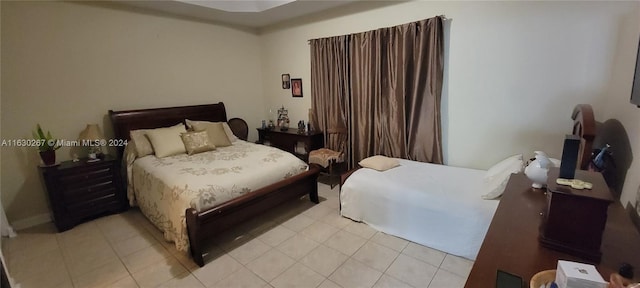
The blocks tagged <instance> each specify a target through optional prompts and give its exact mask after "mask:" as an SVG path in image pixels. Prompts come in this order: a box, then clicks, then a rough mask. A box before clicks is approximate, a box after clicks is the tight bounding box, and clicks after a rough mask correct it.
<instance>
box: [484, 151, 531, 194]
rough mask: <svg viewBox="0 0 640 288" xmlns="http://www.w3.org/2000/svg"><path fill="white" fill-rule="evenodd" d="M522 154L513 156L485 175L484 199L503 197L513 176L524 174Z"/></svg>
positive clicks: (493, 167)
mask: <svg viewBox="0 0 640 288" xmlns="http://www.w3.org/2000/svg"><path fill="white" fill-rule="evenodd" d="M523 167H524V161H523V160H522V154H518V155H513V156H511V157H509V158H507V159H504V160H502V161H500V162H498V163H497V164H495V165H493V166H492V167H491V168H489V170H487V173H486V174H485V175H484V181H483V183H482V184H483V187H482V192H483V193H484V194H483V195H482V199H496V198H498V197H500V196H502V193H503V192H504V188H505V186H507V182H508V181H509V177H510V176H511V174H514V173H518V172H522V169H523Z"/></svg>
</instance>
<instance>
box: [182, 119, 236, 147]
mask: <svg viewBox="0 0 640 288" xmlns="http://www.w3.org/2000/svg"><path fill="white" fill-rule="evenodd" d="M185 122H186V123H187V128H189V129H191V130H198V129H194V128H193V124H194V123H199V124H204V123H222V128H224V133H225V134H227V138H229V141H231V142H236V141H238V137H236V135H235V134H233V131H231V127H229V124H228V123H227V122H209V121H195V120H189V119H187V120H186V121H185Z"/></svg>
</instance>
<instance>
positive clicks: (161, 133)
mask: <svg viewBox="0 0 640 288" xmlns="http://www.w3.org/2000/svg"><path fill="white" fill-rule="evenodd" d="M186 132H187V130H186V129H184V125H182V124H180V125H176V126H173V127H167V128H158V129H153V130H149V131H147V137H148V138H149V140H150V141H151V145H152V146H153V150H154V151H155V152H156V157H158V158H162V157H167V156H172V155H177V154H182V153H185V152H187V150H186V149H185V148H184V143H183V142H182V137H180V135H181V134H182V133H186ZM136 143H137V142H136ZM136 145H137V144H136Z"/></svg>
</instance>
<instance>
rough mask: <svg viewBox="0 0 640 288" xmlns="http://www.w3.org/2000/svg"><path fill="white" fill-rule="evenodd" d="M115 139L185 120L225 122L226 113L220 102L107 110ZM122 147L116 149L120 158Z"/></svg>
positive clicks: (127, 137) (127, 138) (126, 137)
mask: <svg viewBox="0 0 640 288" xmlns="http://www.w3.org/2000/svg"><path fill="white" fill-rule="evenodd" d="M109 118H111V124H112V125H113V134H114V136H115V139H123V140H124V139H126V140H129V137H130V136H129V132H130V131H131V130H137V129H153V128H160V127H169V126H173V125H176V124H178V123H183V124H184V120H185V119H189V120H200V121H211V122H227V112H226V110H225V108H224V104H223V103H222V102H219V103H216V104H205V105H193V106H179V107H167V108H153V109H139V110H124V111H113V110H109ZM123 152H124V147H118V156H122V153H123Z"/></svg>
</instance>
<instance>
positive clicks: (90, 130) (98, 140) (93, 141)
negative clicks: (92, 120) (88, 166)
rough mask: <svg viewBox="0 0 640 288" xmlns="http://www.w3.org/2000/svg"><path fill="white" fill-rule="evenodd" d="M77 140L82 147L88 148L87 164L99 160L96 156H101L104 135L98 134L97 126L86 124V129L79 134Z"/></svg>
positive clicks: (98, 127)
mask: <svg viewBox="0 0 640 288" xmlns="http://www.w3.org/2000/svg"><path fill="white" fill-rule="evenodd" d="M78 140H80V141H81V144H82V146H89V160H87V162H94V161H98V160H100V159H98V155H100V154H102V145H103V142H104V135H102V132H100V126H98V124H87V127H86V128H84V130H82V132H80V136H79V137H78Z"/></svg>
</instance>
